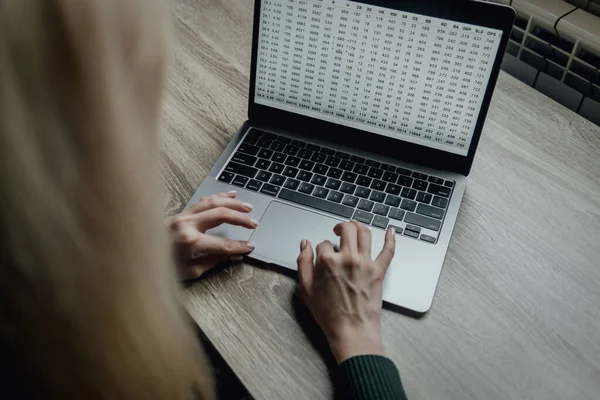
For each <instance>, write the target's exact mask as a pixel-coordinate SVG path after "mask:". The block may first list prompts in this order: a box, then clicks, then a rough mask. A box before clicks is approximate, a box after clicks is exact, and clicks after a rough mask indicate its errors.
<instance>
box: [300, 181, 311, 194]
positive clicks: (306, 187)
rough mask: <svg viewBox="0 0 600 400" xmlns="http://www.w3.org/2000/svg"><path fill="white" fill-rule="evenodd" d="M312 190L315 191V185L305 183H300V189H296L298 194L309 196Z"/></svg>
mask: <svg viewBox="0 0 600 400" xmlns="http://www.w3.org/2000/svg"><path fill="white" fill-rule="evenodd" d="M313 190H315V185H311V184H310V183H306V182H303V183H301V184H300V187H299V188H298V191H299V192H302V193H306V194H311V193H312V192H313Z"/></svg>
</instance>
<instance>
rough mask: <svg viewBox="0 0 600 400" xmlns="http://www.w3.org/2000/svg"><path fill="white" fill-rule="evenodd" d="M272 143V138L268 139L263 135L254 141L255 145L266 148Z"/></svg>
mask: <svg viewBox="0 0 600 400" xmlns="http://www.w3.org/2000/svg"><path fill="white" fill-rule="evenodd" d="M272 144H273V141H272V140H270V139H267V138H265V137H263V138H260V140H259V141H258V142H256V145H257V146H258V147H266V148H267V149H268V148H269V147H271V145H272Z"/></svg>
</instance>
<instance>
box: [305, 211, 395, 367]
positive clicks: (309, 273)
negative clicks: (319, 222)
mask: <svg viewBox="0 0 600 400" xmlns="http://www.w3.org/2000/svg"><path fill="white" fill-rule="evenodd" d="M334 232H335V234H336V235H337V236H340V237H341V239H340V249H339V252H336V251H335V250H334V248H333V246H332V244H331V242H329V241H325V242H323V243H321V244H319V245H318V246H317V259H316V263H315V262H313V259H314V256H313V249H312V246H311V244H310V243H309V242H308V241H306V240H303V241H302V243H301V252H300V256H299V257H298V274H299V284H300V287H299V293H300V296H301V298H302V300H303V301H304V303H305V304H306V306H307V307H308V308H309V309H310V311H311V312H312V314H313V316H314V317H315V320H316V321H317V323H318V324H319V325H320V326H321V329H323V332H324V333H325V336H326V337H327V341H328V342H329V346H330V347H331V351H332V352H333V355H334V357H335V358H336V360H337V361H338V363H341V362H343V361H344V360H346V359H348V358H351V357H354V356H357V355H364V354H376V355H383V352H384V350H383V342H382V337H381V306H382V301H383V300H382V297H383V288H382V285H383V278H384V277H385V273H386V271H387V269H388V267H389V265H390V263H391V262H392V258H393V257H394V251H395V246H396V238H395V235H394V232H393V231H392V230H391V229H390V230H388V231H387V232H386V235H385V244H384V246H383V250H382V251H381V253H380V254H379V256H378V257H377V259H376V260H375V261H373V260H372V259H371V231H370V230H369V228H367V227H366V226H365V225H363V224H361V223H359V222H357V221H351V222H345V223H340V224H338V225H336V226H335V228H334Z"/></svg>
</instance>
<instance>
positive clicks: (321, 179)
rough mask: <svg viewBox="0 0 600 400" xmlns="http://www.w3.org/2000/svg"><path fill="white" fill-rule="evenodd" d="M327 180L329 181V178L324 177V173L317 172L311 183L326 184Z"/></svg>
mask: <svg viewBox="0 0 600 400" xmlns="http://www.w3.org/2000/svg"><path fill="white" fill-rule="evenodd" d="M325 182H327V178H326V177H324V176H323V175H317V174H315V175H314V176H313V178H312V180H311V183H314V184H315V185H319V186H323V185H325Z"/></svg>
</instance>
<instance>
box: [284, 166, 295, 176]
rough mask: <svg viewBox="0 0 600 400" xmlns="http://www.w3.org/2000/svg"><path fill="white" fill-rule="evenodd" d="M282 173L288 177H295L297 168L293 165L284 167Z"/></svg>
mask: <svg viewBox="0 0 600 400" xmlns="http://www.w3.org/2000/svg"><path fill="white" fill-rule="evenodd" d="M283 175H285V176H287V177H288V178H295V177H296V175H298V169H297V168H293V167H285V169H284V170H283Z"/></svg>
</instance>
